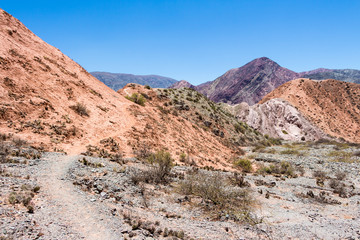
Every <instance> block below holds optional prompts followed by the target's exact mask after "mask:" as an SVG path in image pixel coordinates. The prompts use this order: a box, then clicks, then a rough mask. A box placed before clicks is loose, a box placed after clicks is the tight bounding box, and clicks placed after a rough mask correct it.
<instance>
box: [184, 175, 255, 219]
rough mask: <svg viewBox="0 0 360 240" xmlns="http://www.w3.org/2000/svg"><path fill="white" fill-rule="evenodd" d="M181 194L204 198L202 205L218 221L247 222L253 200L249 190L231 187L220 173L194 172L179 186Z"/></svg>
mask: <svg viewBox="0 0 360 240" xmlns="http://www.w3.org/2000/svg"><path fill="white" fill-rule="evenodd" d="M179 192H180V193H182V194H185V195H194V196H197V197H200V198H202V202H201V203H200V205H202V206H203V207H204V209H205V210H206V211H208V212H210V213H212V214H215V217H216V218H217V219H221V218H224V217H225V218H229V219H233V220H236V221H245V220H247V219H248V218H249V216H250V211H251V206H252V204H253V200H252V198H251V197H250V194H249V192H248V191H247V190H244V189H240V188H237V187H231V186H229V184H228V183H227V180H226V179H225V178H224V177H223V176H222V175H221V173H220V172H215V173H214V172H213V173H205V172H199V171H197V172H194V173H191V174H188V175H187V176H186V179H185V180H183V181H182V182H181V183H180V184H179Z"/></svg>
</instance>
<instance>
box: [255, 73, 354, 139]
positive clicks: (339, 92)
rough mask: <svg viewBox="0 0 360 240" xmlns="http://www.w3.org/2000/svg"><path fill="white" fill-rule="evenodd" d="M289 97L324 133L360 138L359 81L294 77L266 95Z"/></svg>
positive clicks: (340, 136)
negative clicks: (349, 81)
mask: <svg viewBox="0 0 360 240" xmlns="http://www.w3.org/2000/svg"><path fill="white" fill-rule="evenodd" d="M275 98H281V99H284V100H286V101H288V102H289V103H290V104H292V105H293V106H294V107H296V108H297V109H298V110H299V111H300V112H301V113H302V114H304V116H305V117H307V118H308V119H309V120H310V121H311V122H313V123H314V124H315V125H317V126H318V127H319V128H320V129H322V131H324V132H325V133H327V134H329V135H331V136H334V137H338V138H344V139H345V140H347V141H350V142H360V84H355V83H347V82H342V81H337V80H332V79H329V80H322V81H316V80H310V79H296V80H293V81H290V82H288V83H285V84H283V85H282V86H280V87H279V88H277V89H275V90H274V91H273V92H271V93H269V94H268V95H267V96H265V97H264V98H263V99H262V100H261V102H260V103H266V102H267V101H269V100H271V99H275Z"/></svg>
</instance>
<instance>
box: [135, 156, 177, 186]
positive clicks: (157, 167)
mask: <svg viewBox="0 0 360 240" xmlns="http://www.w3.org/2000/svg"><path fill="white" fill-rule="evenodd" d="M147 161H148V162H149V163H150V166H148V168H147V169H145V170H141V171H133V173H132V174H131V177H130V178H131V181H132V182H133V183H134V184H138V183H140V182H146V183H156V184H159V183H163V184H166V183H169V181H170V174H171V169H172V167H173V159H172V157H171V155H170V153H169V152H165V151H163V150H161V151H158V152H156V153H154V154H151V155H150V156H149V157H148V158H147Z"/></svg>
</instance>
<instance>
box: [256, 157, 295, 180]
mask: <svg viewBox="0 0 360 240" xmlns="http://www.w3.org/2000/svg"><path fill="white" fill-rule="evenodd" d="M257 173H259V174H263V175H264V174H279V175H285V176H288V177H294V178H295V177H297V174H296V173H295V170H294V167H293V166H292V164H291V163H289V162H286V161H282V162H281V163H277V164H270V165H269V166H262V167H260V168H259V169H258V170H257Z"/></svg>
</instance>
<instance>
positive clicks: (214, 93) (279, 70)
mask: <svg viewBox="0 0 360 240" xmlns="http://www.w3.org/2000/svg"><path fill="white" fill-rule="evenodd" d="M296 77H298V73H296V72H293V71H291V70H289V69H286V68H283V67H281V66H280V65H278V64H277V63H276V62H274V61H272V60H270V59H269V58H266V57H262V58H258V59H255V60H253V61H251V62H249V63H248V64H246V65H244V66H243V67H240V68H234V69H231V70H229V71H227V72H226V73H225V74H224V75H222V76H220V77H219V78H217V79H215V80H214V81H212V82H207V83H204V84H201V85H199V86H197V87H196V89H197V90H198V91H199V92H201V93H203V94H204V95H206V96H207V97H208V98H209V99H211V100H213V101H215V102H225V103H230V104H236V103H241V102H247V103H248V104H249V105H254V104H255V103H257V102H258V101H260V100H261V99H262V98H263V97H264V96H265V95H266V94H267V93H269V92H271V91H272V90H274V89H275V88H277V87H278V86H280V85H281V84H283V83H285V82H287V81H290V80H292V79H294V78H296Z"/></svg>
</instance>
